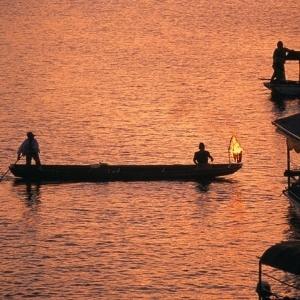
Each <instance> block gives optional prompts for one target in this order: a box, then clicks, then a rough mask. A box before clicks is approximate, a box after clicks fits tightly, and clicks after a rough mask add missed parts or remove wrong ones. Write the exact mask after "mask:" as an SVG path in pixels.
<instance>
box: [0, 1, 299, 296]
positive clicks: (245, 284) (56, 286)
mask: <svg viewBox="0 0 300 300" xmlns="http://www.w3.org/2000/svg"><path fill="white" fill-rule="evenodd" d="M299 9H300V4H299V2H298V1H294V0H288V1H285V2H284V3H278V1H273V0H266V1H262V0H260V1H255V2H253V3H252V2H251V3H246V2H244V1H238V0H234V1H213V2H211V1H205V0H201V1H175V2H174V1H162V2H159V3H158V2H155V1H73V2H68V1H52V2H51V3H50V2H43V1H42V2H41V1H32V0H30V1H18V2H14V1H2V2H1V3H0V15H1V18H0V36H1V46H0V53H1V55H0V67H1V70H2V72H1V75H0V76H1V83H0V93H1V110H0V141H1V151H0V166H1V168H2V170H1V171H2V172H5V170H6V169H7V167H8V165H9V164H10V163H12V162H14V161H15V159H16V149H17V148H18V146H19V144H20V143H21V141H22V140H23V139H24V138H25V134H26V132H27V131H29V130H32V131H33V132H34V133H35V134H36V135H37V139H38V141H39V143H40V147H41V160H42V163H57V164H59V163H66V164H72V163H78V164H81V163H82V164H94V163H99V162H105V163H110V164H118V163H122V164H131V163H136V164H138V163H142V164H148V163H149V164H150V163H165V164H168V163H170V164H183V163H192V158H193V154H194V152H195V151H196V150H197V148H198V144H199V142H200V141H202V142H204V143H205V145H206V148H207V149H208V150H209V151H210V152H211V153H212V155H213V156H214V159H215V160H214V162H215V163H221V162H224V163H226V162H228V147H229V142H230V138H231V136H232V135H235V136H236V137H237V138H238V140H239V141H240V142H241V145H242V148H243V163H244V165H243V168H242V169H241V170H240V171H239V172H237V173H236V174H234V175H232V176H229V177H228V178H225V179H222V180H217V181H216V182H213V183H211V184H210V185H209V186H208V190H206V189H203V187H202V186H201V185H199V184H198V183H193V182H131V183H122V182H114V183H70V184H42V185H36V184H32V185H29V184H28V185H26V184H24V183H19V182H16V181H15V180H14V179H13V178H12V177H11V175H10V176H8V177H6V178H5V180H4V181H2V182H1V184H0V195H1V199H2V205H1V208H0V233H1V240H2V242H1V248H0V249H1V250H0V258H1V262H2V263H1V267H0V269H1V270H0V271H1V274H2V275H1V285H0V294H1V296H2V297H5V296H6V297H7V298H9V297H11V298H12V299H20V298H23V297H24V298H25V297H36V298H53V299H57V298H62V297H63V298H65V299H228V300H229V299H243V300H245V299H254V297H256V295H255V286H256V281H257V278H258V275H257V268H258V267H257V263H258V261H257V256H259V255H261V253H262V252H263V251H264V250H265V248H266V247H267V246H269V245H271V244H273V243H275V242H278V241H281V240H284V239H288V238H290V237H293V236H294V237H295V236H296V237H297V236H299V235H297V231H298V230H299V227H297V226H298V225H297V222H294V216H293V212H292V210H291V209H290V208H289V205H288V201H287V199H286V198H285V197H283V196H281V192H282V190H283V188H284V187H285V185H286V182H285V179H284V178H283V176H282V175H283V171H284V169H285V167H286V162H285V159H286V157H285V156H286V154H285V140H284V138H283V137H282V136H280V135H278V134H277V133H276V132H275V129H274V126H273V125H272V124H271V122H272V121H273V120H274V119H276V118H278V117H282V116H286V115H289V114H293V113H296V112H299V100H297V99H294V100H289V101H282V102H275V101H273V100H272V98H271V96H270V93H269V91H267V90H265V89H264V87H263V85H262V81H261V80H259V78H260V77H267V78H269V77H270V76H271V73H272V68H271V65H272V52H273V49H274V47H275V46H276V43H277V41H278V40H279V39H282V40H283V42H284V43H285V45H286V46H287V47H289V48H292V49H295V50H300V41H299V39H297V34H298V33H299V21H300V20H299V13H298V12H299ZM286 69H287V76H288V78H297V76H298V65H297V64H294V63H288V64H287V65H286Z"/></svg>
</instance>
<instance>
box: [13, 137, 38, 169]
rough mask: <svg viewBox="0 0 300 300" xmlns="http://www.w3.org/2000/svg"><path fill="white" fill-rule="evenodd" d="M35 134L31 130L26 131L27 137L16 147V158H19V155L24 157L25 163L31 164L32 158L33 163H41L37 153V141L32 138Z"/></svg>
mask: <svg viewBox="0 0 300 300" xmlns="http://www.w3.org/2000/svg"><path fill="white" fill-rule="evenodd" d="M34 137H35V135H34V134H33V133H32V132H27V139H26V140H24V142H23V143H22V144H21V146H20V147H19V149H18V152H17V153H18V160H19V159H20V158H21V156H25V157H26V165H28V166H29V165H31V160H32V158H33V159H34V161H35V164H36V165H37V166H40V165H41V161H40V157H39V153H40V148H39V144H38V141H37V140H36V139H35V138H34Z"/></svg>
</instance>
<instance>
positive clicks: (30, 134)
mask: <svg viewBox="0 0 300 300" xmlns="http://www.w3.org/2000/svg"><path fill="white" fill-rule="evenodd" d="M27 137H35V135H34V134H33V132H31V131H29V132H27Z"/></svg>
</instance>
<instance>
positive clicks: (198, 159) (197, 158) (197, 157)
mask: <svg viewBox="0 0 300 300" xmlns="http://www.w3.org/2000/svg"><path fill="white" fill-rule="evenodd" d="M208 159H210V160H211V161H213V160H214V159H213V157H212V156H211V155H210V153H209V152H208V151H206V150H205V145H204V144H203V143H200V144H199V151H197V152H195V154H194V158H193V161H194V163H195V164H196V165H201V164H208Z"/></svg>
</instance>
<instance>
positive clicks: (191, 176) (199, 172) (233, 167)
mask: <svg viewBox="0 0 300 300" xmlns="http://www.w3.org/2000/svg"><path fill="white" fill-rule="evenodd" d="M241 167H242V164H207V165H203V166H195V165H107V164H97V165H43V166H41V167H37V166H35V165H32V166H26V165H17V164H13V165H11V166H10V171H11V172H12V174H13V175H14V176H16V177H18V178H22V179H24V180H29V181H90V182H97V181H150V180H190V181H201V180H207V179H213V178H215V177H220V176H226V175H230V174H233V173H235V172H236V171H238V170H239V169H240V168H241Z"/></svg>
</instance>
